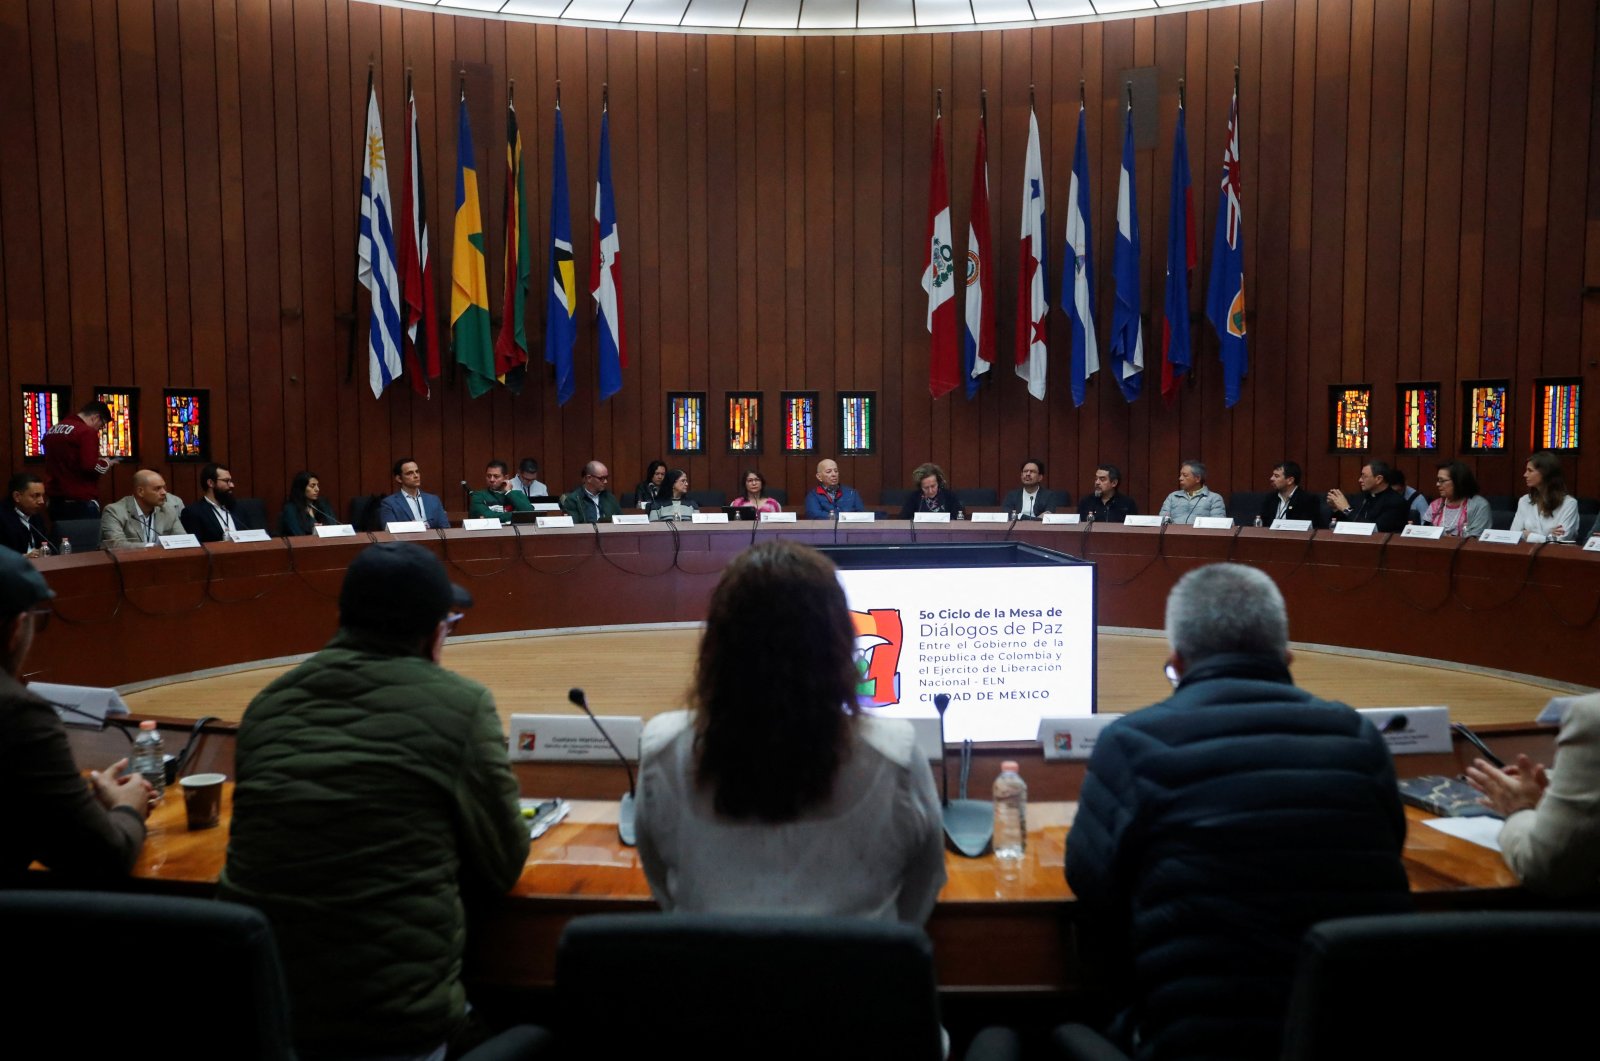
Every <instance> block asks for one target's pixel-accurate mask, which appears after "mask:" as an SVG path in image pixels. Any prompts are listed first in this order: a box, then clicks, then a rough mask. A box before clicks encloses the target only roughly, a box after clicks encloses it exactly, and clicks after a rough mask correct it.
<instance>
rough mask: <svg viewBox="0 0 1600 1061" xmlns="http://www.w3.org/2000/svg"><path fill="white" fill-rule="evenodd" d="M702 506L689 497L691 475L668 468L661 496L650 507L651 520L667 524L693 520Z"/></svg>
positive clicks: (681, 470) (680, 470)
mask: <svg viewBox="0 0 1600 1061" xmlns="http://www.w3.org/2000/svg"><path fill="white" fill-rule="evenodd" d="M698 511H700V506H699V505H697V504H696V503H695V502H694V500H693V499H691V498H690V497H689V473H688V472H686V471H684V470H683V469H682V468H668V469H667V476H666V478H665V479H663V480H662V481H661V496H660V497H658V498H656V500H655V502H654V503H653V504H651V505H650V518H651V520H655V521H661V520H665V521H667V522H672V521H679V522H681V521H683V520H688V519H693V518H694V514H695V513H696V512H698Z"/></svg>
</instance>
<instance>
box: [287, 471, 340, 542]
mask: <svg viewBox="0 0 1600 1061" xmlns="http://www.w3.org/2000/svg"><path fill="white" fill-rule="evenodd" d="M338 522H339V517H338V516H335V515H334V514H333V509H331V508H329V507H328V503H327V502H326V501H324V500H322V481H321V480H320V479H318V478H317V473H316V472H295V475H294V481H293V482H291V483H290V484H289V502H288V504H286V505H284V506H283V515H281V516H279V517H278V533H279V534H281V535H282V536H283V537H285V538H300V537H304V536H306V535H309V534H315V533H317V530H316V528H317V527H318V526H319V525H321V526H333V525H334V524H336V523H338Z"/></svg>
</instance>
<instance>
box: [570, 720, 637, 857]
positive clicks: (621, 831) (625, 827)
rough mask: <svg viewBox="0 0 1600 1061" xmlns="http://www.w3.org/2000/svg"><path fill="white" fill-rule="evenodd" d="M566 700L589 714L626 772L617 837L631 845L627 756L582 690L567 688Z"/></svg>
mask: <svg viewBox="0 0 1600 1061" xmlns="http://www.w3.org/2000/svg"><path fill="white" fill-rule="evenodd" d="M567 700H568V701H569V702H570V703H571V704H572V705H573V706H574V707H578V708H580V709H582V711H583V713H584V714H586V715H588V716H589V721H590V722H593V723H594V728H595V729H597V730H599V731H600V736H602V737H604V738H605V739H606V743H607V744H609V745H611V750H612V751H613V752H615V753H616V756H617V758H618V759H620V760H621V761H622V768H623V769H624V770H626V771H627V772H628V794H627V795H626V796H623V797H622V800H621V803H620V805H619V809H618V814H617V839H619V840H621V841H622V843H623V845H624V846H626V847H633V846H634V845H635V843H636V842H637V841H636V837H637V833H635V831H634V827H633V821H634V799H635V794H634V788H633V767H631V766H629V765H628V757H627V756H626V755H623V754H622V749H621V748H618V747H617V742H616V741H614V740H612V739H611V734H609V733H607V732H606V728H605V727H604V726H602V725H601V724H600V720H599V719H598V718H595V717H594V712H593V711H590V710H589V701H588V699H586V698H585V697H584V695H583V690H582V689H576V688H574V689H568V690H567Z"/></svg>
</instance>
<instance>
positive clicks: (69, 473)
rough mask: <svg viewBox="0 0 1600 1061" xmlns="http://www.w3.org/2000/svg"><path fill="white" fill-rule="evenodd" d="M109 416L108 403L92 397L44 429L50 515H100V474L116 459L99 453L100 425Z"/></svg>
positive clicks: (66, 517) (65, 516) (71, 517)
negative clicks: (54, 424) (80, 407)
mask: <svg viewBox="0 0 1600 1061" xmlns="http://www.w3.org/2000/svg"><path fill="white" fill-rule="evenodd" d="M110 420H111V409H110V407H109V406H107V405H106V403H105V402H102V401H92V402H88V403H86V404H85V405H84V407H83V408H82V409H79V410H78V413H77V415H76V416H69V417H67V418H66V419H65V420H62V421H61V422H60V423H58V424H56V426H54V427H52V428H51V429H50V430H49V431H48V432H46V434H45V436H44V471H45V494H46V495H47V496H48V497H49V498H50V518H51V519H53V520H63V519H99V518H100V477H101V476H102V475H104V474H105V473H106V472H108V471H110V470H111V465H112V464H114V463H116V458H114V457H102V456H101V455H100V429H101V428H102V427H104V426H106V424H107V423H108V422H109V421H110Z"/></svg>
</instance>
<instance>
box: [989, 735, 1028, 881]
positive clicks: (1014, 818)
mask: <svg viewBox="0 0 1600 1061" xmlns="http://www.w3.org/2000/svg"><path fill="white" fill-rule="evenodd" d="M1027 845H1028V785H1027V783H1026V782H1024V781H1023V780H1022V776H1021V775H1020V774H1018V773H1017V763H1016V760H1014V759H1007V760H1006V761H1005V762H1003V763H1001V764H1000V776H999V777H997V778H995V779H994V857H995V858H997V859H999V860H1000V861H1002V862H1009V863H1016V862H1018V861H1020V860H1021V858H1022V852H1023V849H1024V848H1026V847H1027Z"/></svg>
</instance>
